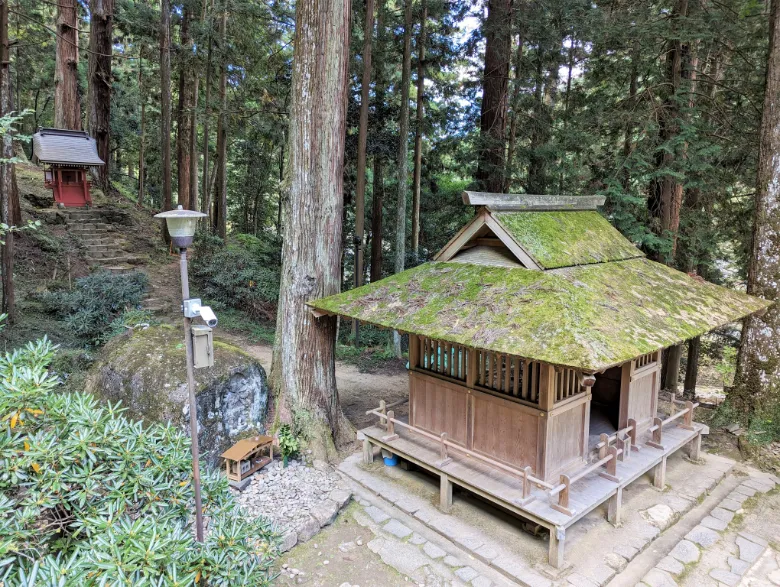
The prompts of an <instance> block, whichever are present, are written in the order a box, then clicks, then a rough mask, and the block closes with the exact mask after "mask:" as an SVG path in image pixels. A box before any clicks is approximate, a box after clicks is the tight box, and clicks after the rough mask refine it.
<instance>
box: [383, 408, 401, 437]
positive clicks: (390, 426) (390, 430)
mask: <svg viewBox="0 0 780 587" xmlns="http://www.w3.org/2000/svg"><path fill="white" fill-rule="evenodd" d="M394 419H395V412H394V411H393V410H390V411H389V412H387V436H385V437H384V438H383V439H382V440H384V441H385V442H389V441H390V440H395V439H396V438H398V435H397V434H396V433H395V424H394V423H393V420H394Z"/></svg>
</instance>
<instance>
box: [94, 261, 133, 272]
mask: <svg viewBox="0 0 780 587" xmlns="http://www.w3.org/2000/svg"><path fill="white" fill-rule="evenodd" d="M101 268H102V269H105V270H106V271H110V272H111V273H131V272H133V271H135V267H133V266H132V265H129V264H127V263H118V264H116V265H103V266H102V267H101Z"/></svg>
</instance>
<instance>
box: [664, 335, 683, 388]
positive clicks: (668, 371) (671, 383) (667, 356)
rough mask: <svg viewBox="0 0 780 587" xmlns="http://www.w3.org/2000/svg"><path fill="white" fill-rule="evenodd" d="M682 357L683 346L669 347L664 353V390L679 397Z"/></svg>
mask: <svg viewBox="0 0 780 587" xmlns="http://www.w3.org/2000/svg"><path fill="white" fill-rule="evenodd" d="M681 357H682V345H679V344H678V345H675V346H672V347H669V348H668V349H666V351H664V366H663V367H664V378H663V381H664V385H663V387H664V389H666V390H668V391H671V392H672V393H673V394H675V395H677V392H678V391H679V389H680V384H679V379H680V358H681Z"/></svg>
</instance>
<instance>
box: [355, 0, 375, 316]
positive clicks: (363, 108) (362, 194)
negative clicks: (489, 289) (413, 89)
mask: <svg viewBox="0 0 780 587" xmlns="http://www.w3.org/2000/svg"><path fill="white" fill-rule="evenodd" d="M373 35H374V0H366V21H365V24H364V25H363V76H362V80H361V87H360V127H359V130H358V152H357V184H356V186H355V242H356V243H357V259H356V265H355V287H360V286H361V285H363V259H364V245H365V223H366V159H367V155H368V154H367V152H366V151H367V147H368V102H369V91H370V89H371V48H372V40H373ZM356 327H357V321H354V322H353V328H356Z"/></svg>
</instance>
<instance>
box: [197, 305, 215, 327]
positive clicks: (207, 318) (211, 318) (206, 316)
mask: <svg viewBox="0 0 780 587" xmlns="http://www.w3.org/2000/svg"><path fill="white" fill-rule="evenodd" d="M200 317H201V319H202V320H203V321H204V322H205V323H206V326H208V327H210V328H214V327H215V326H216V325H217V316H216V314H214V310H212V309H211V308H209V307H208V306H201V307H200Z"/></svg>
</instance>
